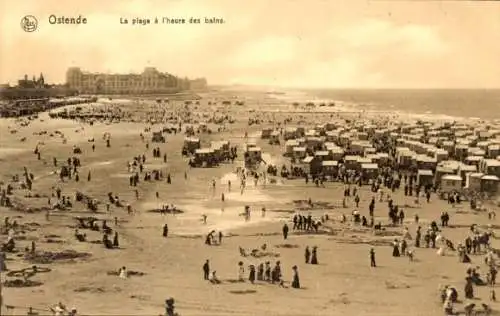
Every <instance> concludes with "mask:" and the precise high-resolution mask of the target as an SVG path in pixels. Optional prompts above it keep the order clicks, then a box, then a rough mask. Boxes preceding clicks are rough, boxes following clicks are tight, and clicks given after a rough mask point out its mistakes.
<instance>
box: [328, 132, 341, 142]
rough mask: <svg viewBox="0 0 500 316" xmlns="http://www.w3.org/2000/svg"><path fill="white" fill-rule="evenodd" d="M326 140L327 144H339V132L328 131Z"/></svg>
mask: <svg viewBox="0 0 500 316" xmlns="http://www.w3.org/2000/svg"><path fill="white" fill-rule="evenodd" d="M325 139H326V141H327V142H334V143H336V142H338V141H339V132H337V131H328V132H326V133H325Z"/></svg>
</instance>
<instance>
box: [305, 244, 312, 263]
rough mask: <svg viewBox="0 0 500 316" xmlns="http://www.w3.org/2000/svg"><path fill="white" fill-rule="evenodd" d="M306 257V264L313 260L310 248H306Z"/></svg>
mask: <svg viewBox="0 0 500 316" xmlns="http://www.w3.org/2000/svg"><path fill="white" fill-rule="evenodd" d="M304 255H305V257H306V263H309V259H310V258H311V251H310V250H309V246H306V251H305V254H304Z"/></svg>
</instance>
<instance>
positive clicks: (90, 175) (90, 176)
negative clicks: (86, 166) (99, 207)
mask: <svg viewBox="0 0 500 316" xmlns="http://www.w3.org/2000/svg"><path fill="white" fill-rule="evenodd" d="M90 180H92V174H91V173H90V170H89V173H88V175H87V181H88V182H90Z"/></svg>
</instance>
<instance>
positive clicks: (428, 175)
mask: <svg viewBox="0 0 500 316" xmlns="http://www.w3.org/2000/svg"><path fill="white" fill-rule="evenodd" d="M433 181H434V173H433V172H432V170H418V171H417V183H418V185H419V186H424V187H425V186H427V185H432V184H433Z"/></svg>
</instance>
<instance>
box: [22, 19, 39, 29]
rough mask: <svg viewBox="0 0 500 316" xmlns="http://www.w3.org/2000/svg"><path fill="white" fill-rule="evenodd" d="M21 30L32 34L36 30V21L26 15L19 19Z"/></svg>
mask: <svg viewBox="0 0 500 316" xmlns="http://www.w3.org/2000/svg"><path fill="white" fill-rule="evenodd" d="M21 28H22V29H23V30H24V31H25V32H29V33H31V32H34V31H36V29H37V28H38V20H37V19H36V18H35V17H34V16H32V15H26V16H25V17H23V18H22V19H21Z"/></svg>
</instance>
